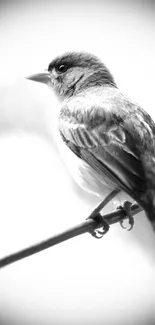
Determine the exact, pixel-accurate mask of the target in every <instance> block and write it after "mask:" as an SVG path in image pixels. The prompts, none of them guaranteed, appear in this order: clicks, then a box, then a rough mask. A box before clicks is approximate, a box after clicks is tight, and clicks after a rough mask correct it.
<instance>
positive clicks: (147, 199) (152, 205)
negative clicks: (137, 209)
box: [139, 188, 155, 231]
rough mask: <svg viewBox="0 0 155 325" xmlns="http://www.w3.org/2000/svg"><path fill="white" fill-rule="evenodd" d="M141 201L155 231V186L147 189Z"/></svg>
mask: <svg viewBox="0 0 155 325" xmlns="http://www.w3.org/2000/svg"><path fill="white" fill-rule="evenodd" d="M139 203H140V205H141V206H142V208H143V209H144V210H145V213H146V216H147V218H148V219H149V221H150V222H151V224H152V227H153V229H154V231H155V188H149V189H148V190H146V191H145V194H143V196H142V197H141V200H140V202H139Z"/></svg>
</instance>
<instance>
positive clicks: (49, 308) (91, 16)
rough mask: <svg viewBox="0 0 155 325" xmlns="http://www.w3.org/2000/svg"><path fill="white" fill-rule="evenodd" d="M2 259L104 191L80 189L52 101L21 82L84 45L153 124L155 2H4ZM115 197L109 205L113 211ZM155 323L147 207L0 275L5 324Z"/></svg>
mask: <svg viewBox="0 0 155 325" xmlns="http://www.w3.org/2000/svg"><path fill="white" fill-rule="evenodd" d="M0 40H1V41H0V153H1V155H0V157H1V158H0V225H1V226H0V257H3V256H5V255H6V254H9V253H11V252H14V251H16V250H18V249H21V248H24V247H25V246H28V245H31V244H33V243H35V242H37V241H40V240H42V239H45V238H48V237H50V236H52V234H55V233H58V232H59V231H62V230H65V229H67V228H68V227H71V226H74V225H76V224H78V223H80V222H82V221H83V220H84V219H85V218H86V217H87V216H88V215H89V213H90V212H91V211H92V209H93V208H94V207H95V206H96V205H97V204H98V203H99V199H98V198H96V197H94V196H93V195H89V194H86V193H85V192H84V191H82V190H81V189H79V188H78V186H77V185H76V184H75V183H74V181H73V180H72V179H71V177H70V176H69V174H68V172H67V170H66V168H65V166H64V165H63V162H62V161H61V159H60V156H59V153H58V150H57V147H56V144H55V139H54V136H53V130H54V117H55V112H56V111H57V110H58V108H59V104H58V102H57V101H56V99H55V98H54V96H53V94H52V93H51V92H50V90H49V89H48V88H47V87H45V86H44V85H42V84H39V83H33V82H30V81H28V80H26V79H25V76H28V75H30V74H33V73H37V72H40V71H43V70H44V69H46V68H47V66H48V64H49V62H50V61H51V60H52V59H53V58H54V57H55V56H57V55H59V54H62V53H64V52H66V51H70V50H71V51H76V50H78V51H82V50H84V51H88V52H92V53H94V54H96V55H97V56H98V57H100V58H101V59H102V61H103V62H104V63H105V64H106V65H107V66H108V67H109V69H110V70H111V71H112V73H113V75H114V76H115V80H116V82H117V84H118V86H119V88H120V89H121V91H123V92H125V93H126V94H127V95H129V96H130V97H131V98H133V99H134V100H136V101H137V102H139V104H140V105H141V106H142V107H143V108H145V109H146V110H147V111H148V112H149V113H150V114H151V116H152V117H153V119H154V120H155V110H154V107H155V96H154V75H155V60H154V57H155V2H154V1H149V0H146V1H140V0H137V1H131V0H130V1H123V0H122V1H119V0H115V1H108V0H107V1H104V0H103V1H101V0H100V1H99V0H96V1H67V0H64V1H60V0H57V1H54V0H52V1H50V0H42V1H41V0H40V1H35V0H31V1H28V0H26V1H24V0H23V1H19V0H18V1H15V0H12V1H11V0H10V1H9V0H3V1H2V0H1V2H0ZM113 208H114V207H113V205H112V204H111V205H110V207H109V208H108V209H106V212H107V211H111V210H113ZM103 323H104V324H107V325H117V324H126V325H131V324H134V325H140V324H141V325H143V324H148V325H150V324H155V236H154V234H153V231H152V229H151V226H150V224H149V222H148V221H147V220H146V217H145V215H144V214H143V213H140V214H138V215H137V216H136V217H135V227H134V229H133V231H131V232H127V231H124V230H123V229H121V228H120V226H119V225H115V226H112V227H111V230H110V232H109V233H108V234H107V235H106V236H104V238H103V239H102V240H100V241H98V240H95V239H94V238H93V237H91V236H90V235H89V234H85V235H82V236H79V237H77V238H73V239H71V240H69V241H67V242H65V243H62V244H60V245H58V246H55V247H53V248H51V249H48V250H46V251H44V252H41V253H39V254H37V255H34V256H32V257H29V258H27V259H24V260H22V261H20V262H17V263H15V264H12V265H10V266H8V267H6V268H4V269H2V270H1V271H0V324H1V325H9V324H16V325H21V324H22V325H27V324H32V325H33V324H37V325H42V324H44V325H46V324H47V325H49V324H53V325H59V324H60V325H61V324H68V325H69V324H77V325H78V324H90V325H91V324H92V325H93V324H97V325H98V324H103Z"/></svg>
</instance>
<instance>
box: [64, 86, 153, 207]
mask: <svg viewBox="0 0 155 325" xmlns="http://www.w3.org/2000/svg"><path fill="white" fill-rule="evenodd" d="M109 88H110V87H104V89H103V88H102V87H101V88H100V89H94V92H92V90H91V93H93V95H91V93H90V92H89V90H86V91H85V93H82V94H79V95H77V96H76V100H75V98H74V101H72V99H70V100H68V101H67V102H66V103H65V105H64V106H63V107H62V110H61V114H60V117H59V130H60V133H61V136H62V138H63V140H64V141H65V143H66V144H67V146H68V147H69V148H70V149H71V150H72V151H73V152H74V153H75V154H76V155H77V156H78V157H80V158H81V159H82V160H83V161H85V162H86V163H87V164H88V165H89V166H91V168H92V169H93V170H95V171H96V173H97V174H99V175H100V177H101V178H103V179H104V178H106V179H109V181H110V182H111V183H113V184H114V187H118V188H120V189H122V190H124V191H125V192H127V193H128V194H129V195H131V196H132V197H133V198H134V199H135V200H137V201H138V202H139V203H141V199H140V198H141V197H142V194H143V193H144V191H145V187H146V182H145V179H146V174H145V170H144V164H143V157H142V156H143V150H144V147H145V148H147V146H148V143H147V135H148V133H149V139H151V141H152V143H153V140H154V139H153V129H152V128H153V127H154V125H152V128H151V124H150V123H149V124H148V123H147V120H146V119H145V122H144V115H143V114H146V113H144V111H143V110H142V109H141V108H140V107H139V106H138V105H136V104H135V103H132V102H131V101H129V99H128V98H127V97H125V96H124V95H122V94H121V93H120V92H119V91H118V89H117V88H110V89H109ZM88 98H89V100H88ZM109 106H112V107H110V109H109ZM133 106H134V114H135V116H134V114H132V115H131V111H132V109H133ZM118 108H119V110H118ZM135 108H136V110H135ZM135 111H136V113H135ZM132 113H133V112H132ZM137 114H138V115H139V117H142V118H139V119H137ZM129 117H130V119H129ZM147 119H149V116H148V115H147ZM144 123H145V129H144V125H143V124H144ZM142 128H143V130H142ZM142 131H143V137H142V136H141V132H142ZM145 133H146V136H145ZM135 138H136V142H135ZM137 139H138V141H137ZM151 141H150V143H149V148H150V146H151V144H152V143H151ZM152 150H153V148H152Z"/></svg>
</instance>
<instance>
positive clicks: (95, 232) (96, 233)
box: [87, 213, 110, 239]
mask: <svg viewBox="0 0 155 325" xmlns="http://www.w3.org/2000/svg"><path fill="white" fill-rule="evenodd" d="M88 219H94V220H96V221H98V222H99V223H102V225H103V226H102V227H101V230H98V229H95V230H89V233H90V234H91V235H92V236H93V237H95V238H97V239H101V238H102V237H103V236H104V235H105V234H106V233H107V232H108V230H109V228H110V226H109V224H108V223H107V221H106V220H105V219H104V218H103V217H102V216H101V214H100V213H98V214H97V215H95V214H94V215H93V214H92V215H90V216H89V217H88V218H87V220H88Z"/></svg>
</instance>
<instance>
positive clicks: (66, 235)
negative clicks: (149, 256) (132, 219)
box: [0, 203, 142, 268]
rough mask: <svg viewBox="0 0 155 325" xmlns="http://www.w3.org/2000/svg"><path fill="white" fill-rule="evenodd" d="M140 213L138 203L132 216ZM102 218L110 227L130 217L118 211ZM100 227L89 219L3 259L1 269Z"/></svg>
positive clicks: (133, 205) (98, 223) (0, 260)
mask: <svg viewBox="0 0 155 325" xmlns="http://www.w3.org/2000/svg"><path fill="white" fill-rule="evenodd" d="M140 211H142V208H141V207H140V206H139V205H138V204H137V203H134V204H132V206H131V212H132V215H135V214H137V213H139V212H140ZM91 215H92V214H91ZM102 218H103V219H104V220H105V221H107V223H108V224H109V225H112V224H114V223H117V222H120V221H122V220H125V219H127V218H128V217H127V215H126V214H125V212H124V211H123V210H122V209H118V210H116V211H113V212H111V213H108V214H105V215H103V216H102ZM100 227H103V224H102V223H101V222H99V221H96V220H94V219H87V220H86V221H85V222H83V223H80V224H79V225H76V226H75V227H72V228H70V229H68V230H66V231H64V232H62V233H59V234H57V235H54V236H53V237H51V238H48V239H46V240H44V241H41V242H40V243H37V244H34V245H32V246H29V247H27V248H24V249H22V250H21V251H18V252H15V253H13V254H10V255H8V256H6V257H3V258H2V259H0V268H2V267H4V266H7V265H9V264H12V263H14V262H17V261H19V260H21V259H23V258H25V257H28V256H30V255H33V254H36V253H38V252H41V251H43V250H44V249H47V248H49V247H51V246H54V245H57V244H59V243H62V242H64V241H65V240H68V239H70V238H73V237H76V236H79V235H82V234H84V233H86V232H91V231H93V230H95V229H98V228H100Z"/></svg>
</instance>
